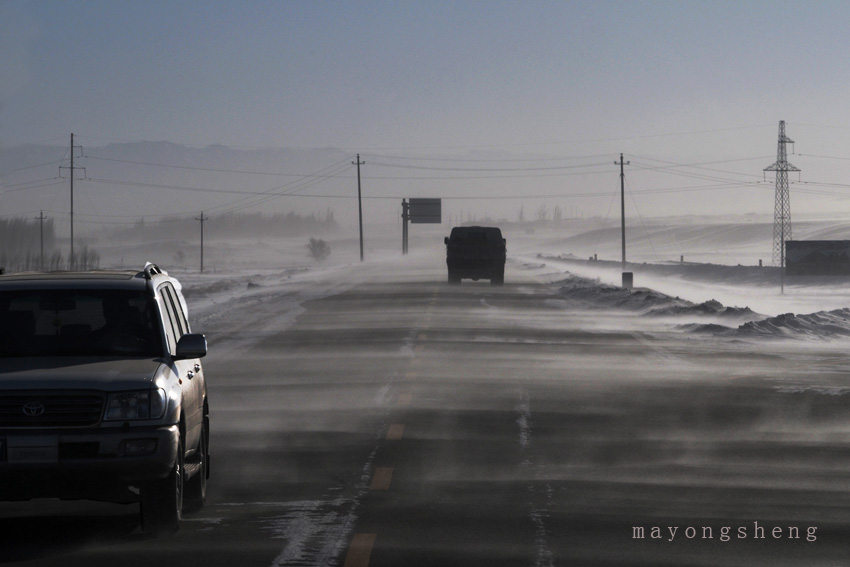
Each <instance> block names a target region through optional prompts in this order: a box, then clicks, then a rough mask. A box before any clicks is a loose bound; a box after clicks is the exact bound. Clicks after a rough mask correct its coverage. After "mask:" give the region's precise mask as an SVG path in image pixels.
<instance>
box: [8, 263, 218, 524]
mask: <svg viewBox="0 0 850 567" xmlns="http://www.w3.org/2000/svg"><path fill="white" fill-rule="evenodd" d="M206 353H207V343H206V339H205V337H204V336H203V335H200V334H194V333H192V332H191V330H190V327H189V322H188V319H187V317H186V303H185V300H184V299H183V295H182V293H181V292H180V284H179V283H178V282H177V280H175V279H174V278H172V277H169V276H168V274H167V273H166V272H164V271H162V270H160V269H159V268H158V267H157V266H156V265H154V264H148V265H147V266H145V268H144V270H142V271H141V272H138V271H93V272H51V273H22V274H9V275H0V500H29V499H32V498H62V499H90V500H101V501H108V502H119V503H131V502H140V504H141V505H140V517H141V523H142V528H143V529H144V530H145V531H147V532H151V533H159V532H166V531H174V530H176V529H177V528H178V527H179V525H180V521H181V517H182V514H183V510H184V509H186V510H187V511H192V510H197V509H200V508H201V507H202V506H203V505H204V500H205V499H206V487H207V479H208V478H209V434H210V422H209V405H208V402H207V388H206V382H205V381H204V371H203V369H202V367H201V361H200V358H201V357H203V356H205V355H206Z"/></svg>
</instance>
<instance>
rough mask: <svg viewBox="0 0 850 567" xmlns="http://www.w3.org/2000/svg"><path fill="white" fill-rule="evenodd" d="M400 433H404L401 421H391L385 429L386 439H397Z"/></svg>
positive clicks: (399, 438) (399, 437)
mask: <svg viewBox="0 0 850 567" xmlns="http://www.w3.org/2000/svg"><path fill="white" fill-rule="evenodd" d="M402 435H404V424H403V423H393V424H391V425H390V428H389V429H387V441H399V440H401V436H402Z"/></svg>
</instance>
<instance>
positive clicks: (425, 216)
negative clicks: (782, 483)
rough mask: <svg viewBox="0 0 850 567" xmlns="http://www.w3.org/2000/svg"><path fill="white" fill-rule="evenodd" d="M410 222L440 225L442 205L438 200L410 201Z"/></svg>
mask: <svg viewBox="0 0 850 567" xmlns="http://www.w3.org/2000/svg"><path fill="white" fill-rule="evenodd" d="M408 214H409V215H410V222H412V223H420V224H424V223H430V224H442V222H443V217H442V205H441V200H440V199H411V200H410V211H409V213H408Z"/></svg>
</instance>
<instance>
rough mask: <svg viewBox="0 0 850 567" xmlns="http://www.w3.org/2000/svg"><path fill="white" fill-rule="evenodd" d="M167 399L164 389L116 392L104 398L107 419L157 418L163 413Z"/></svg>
mask: <svg viewBox="0 0 850 567" xmlns="http://www.w3.org/2000/svg"><path fill="white" fill-rule="evenodd" d="M167 401H168V399H167V398H166V396H165V390H163V389H162V388H158V389H156V390H141V391H138V392H117V393H115V394H109V397H108V398H106V416H105V417H104V419H105V420H107V421H118V420H131V419H159V418H160V417H162V416H163V414H164V413H165V406H166V403H167Z"/></svg>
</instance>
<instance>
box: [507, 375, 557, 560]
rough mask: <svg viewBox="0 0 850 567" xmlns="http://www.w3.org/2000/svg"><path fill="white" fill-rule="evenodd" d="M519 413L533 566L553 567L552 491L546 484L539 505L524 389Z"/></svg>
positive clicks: (520, 396) (526, 395) (527, 400)
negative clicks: (528, 479)
mask: <svg viewBox="0 0 850 567" xmlns="http://www.w3.org/2000/svg"><path fill="white" fill-rule="evenodd" d="M515 409H516V410H517V411H518V412H519V417H518V418H517V420H516V423H517V426H519V446H520V450H521V452H522V454H523V460H522V464H521V467H522V469H523V471H524V476H527V475H529V473H530V476H531V478H532V482H531V484H529V485H528V487H527V491H528V493H529V514H528V515H529V518H530V519H531V523H532V524H534V544H535V546H536V547H537V557H535V562H534V565H535V566H536V567H554V565H555V563H554V561H555V556H554V554H553V553H552V550H551V549H549V530H548V529H547V528H546V521H545V520H546V518H548V517H549V510H550V509H551V504H552V495H553V490H552V486H551V485H550V484H549V483H546V488H545V499H544V502H543V504H542V505H541V504H540V503H539V500H540V499H539V498H538V493H539V490H538V489H537V487H536V483H535V482H534V477H535V476H536V475H537V471H536V469H535V466H534V463H533V462H532V460H531V456H530V455H528V450H529V449H530V448H531V441H532V439H531V434H532V420H531V401H530V399H529V397H528V392H527V391H526V390H525V389H524V388H520V389H519V403H518V404H517V406H516V408H515Z"/></svg>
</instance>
